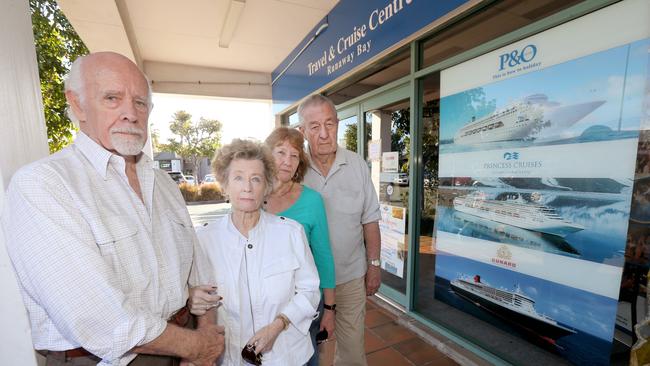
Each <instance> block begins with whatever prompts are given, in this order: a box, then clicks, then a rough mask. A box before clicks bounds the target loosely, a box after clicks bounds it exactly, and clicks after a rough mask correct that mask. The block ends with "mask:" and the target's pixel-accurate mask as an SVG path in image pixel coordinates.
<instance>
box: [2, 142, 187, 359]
mask: <svg viewBox="0 0 650 366" xmlns="http://www.w3.org/2000/svg"><path fill="white" fill-rule="evenodd" d="M136 170H137V175H138V180H139V183H140V188H141V192H142V196H143V197H142V199H143V200H141V199H140V198H139V197H138V196H137V194H136V193H135V191H134V190H133V189H132V188H131V186H130V185H129V183H128V179H127V176H126V173H125V161H124V159H123V158H122V157H120V156H117V155H114V154H112V153H110V152H109V151H107V150H106V149H104V148H103V147H101V146H100V145H98V144H97V143H96V142H94V141H93V140H91V139H90V138H89V137H88V136H86V135H85V134H83V133H79V135H78V136H77V138H76V140H75V143H74V144H73V145H72V146H69V147H67V148H65V149H63V150H61V151H60V152H57V153H55V154H53V155H51V156H49V157H47V158H45V159H42V160H39V161H37V162H35V163H32V164H30V165H27V166H25V167H23V168H22V169H20V170H19V171H18V172H17V173H16V174H15V175H14V176H13V178H12V181H11V184H10V185H9V188H8V190H7V195H6V203H5V207H4V211H3V213H2V224H3V228H4V231H5V235H6V243H7V251H8V253H9V256H10V258H11V261H12V264H13V266H14V269H15V271H16V275H17V278H18V280H19V284H20V290H21V293H22V296H23V300H24V302H25V305H26V307H27V311H28V313H29V319H30V322H31V328H32V329H31V331H32V339H33V342H34V348H35V349H39V350H51V351H61V350H69V349H74V348H77V347H83V348H85V349H86V350H88V351H90V352H91V353H93V354H95V355H97V356H98V357H100V358H102V359H103V361H102V363H101V365H107V364H111V365H126V364H128V363H129V362H130V361H131V360H132V359H133V358H134V357H135V354H133V353H129V350H130V349H132V348H133V347H135V346H138V345H143V344H145V343H148V342H151V341H152V340H154V339H155V338H157V337H158V336H159V335H160V334H161V333H162V332H163V331H164V329H165V327H166V326H167V322H166V319H168V318H169V317H170V315H171V314H173V313H174V312H175V311H176V310H178V309H179V308H181V307H182V306H184V305H185V301H186V300H187V296H188V287H187V281H188V277H189V272H190V267H191V264H192V260H193V253H194V249H193V246H194V244H195V242H196V235H195V233H194V229H193V227H192V225H191V221H190V218H189V215H188V213H187V209H186V207H185V202H184V201H183V198H182V196H181V194H180V192H179V190H178V188H177V186H176V184H175V183H174V182H173V181H172V180H171V178H170V177H169V176H168V174H167V173H166V172H164V171H161V170H158V169H153V164H152V161H151V159H150V158H149V157H147V156H146V155H144V154H141V155H140V157H139V161H138V163H137V165H136ZM143 201H144V202H143Z"/></svg>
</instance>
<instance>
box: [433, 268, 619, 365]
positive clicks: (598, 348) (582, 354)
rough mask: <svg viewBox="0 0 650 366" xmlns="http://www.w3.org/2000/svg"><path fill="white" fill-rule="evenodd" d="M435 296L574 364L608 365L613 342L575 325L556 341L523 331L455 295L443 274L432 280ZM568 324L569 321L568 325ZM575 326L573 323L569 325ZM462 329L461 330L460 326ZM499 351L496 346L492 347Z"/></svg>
mask: <svg viewBox="0 0 650 366" xmlns="http://www.w3.org/2000/svg"><path fill="white" fill-rule="evenodd" d="M435 298H436V299H437V300H440V301H443V302H445V303H447V304H449V305H451V306H453V307H455V308H457V309H459V310H461V311H463V312H465V313H468V314H470V315H472V316H475V317H477V318H479V319H481V320H483V321H485V322H487V323H489V324H491V325H493V326H495V327H497V328H499V329H502V330H503V331H505V332H508V333H511V334H513V335H516V336H518V337H520V338H523V339H525V340H526V341H528V342H530V343H531V344H533V345H535V346H537V347H540V348H542V349H544V350H546V351H548V352H552V353H554V354H557V355H559V356H561V357H563V358H565V359H566V360H568V361H569V362H570V363H572V364H574V365H594V366H597V365H609V360H610V352H611V348H612V342H611V341H607V340H604V339H602V338H598V337H594V336H592V335H590V334H588V333H585V332H582V331H580V330H578V329H576V333H575V334H572V335H568V336H565V337H562V338H559V339H558V340H557V341H556V344H555V345H552V344H550V343H548V342H547V341H545V340H543V339H541V338H539V337H537V336H536V335H533V334H530V333H526V331H524V330H522V329H519V328H518V327H516V326H515V325H513V324H511V323H509V322H507V321H505V320H502V319H501V318H499V317H497V316H495V315H493V314H491V313H489V312H487V311H484V310H483V309H481V308H479V307H477V306H476V305H474V304H472V303H471V302H469V301H467V300H465V299H463V298H461V297H460V296H458V295H456V294H455V293H454V292H453V291H452V290H451V288H450V286H449V281H448V280H447V279H445V278H442V277H436V280H435ZM569 326H570V325H569ZM572 328H574V329H575V327H572ZM460 332H461V333H462V330H460ZM495 351H496V352H498V350H495Z"/></svg>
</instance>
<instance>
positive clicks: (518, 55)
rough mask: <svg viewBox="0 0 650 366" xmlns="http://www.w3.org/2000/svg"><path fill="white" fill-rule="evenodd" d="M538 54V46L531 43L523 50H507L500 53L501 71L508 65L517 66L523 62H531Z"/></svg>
mask: <svg viewBox="0 0 650 366" xmlns="http://www.w3.org/2000/svg"><path fill="white" fill-rule="evenodd" d="M535 56H537V47H535V45H533V44H529V45H527V46H525V47H524V48H522V49H521V50H514V51H512V52H510V53H508V52H506V53H504V54H502V55H499V71H503V69H505V67H506V66H508V67H515V66H517V65H519V64H522V63H528V62H531V61H532V60H533V59H535Z"/></svg>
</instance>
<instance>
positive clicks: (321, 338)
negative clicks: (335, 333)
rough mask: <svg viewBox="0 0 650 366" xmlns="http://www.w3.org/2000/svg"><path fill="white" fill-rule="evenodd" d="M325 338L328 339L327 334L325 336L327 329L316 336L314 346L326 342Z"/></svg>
mask: <svg viewBox="0 0 650 366" xmlns="http://www.w3.org/2000/svg"><path fill="white" fill-rule="evenodd" d="M327 337H329V334H327V329H323V330H321V331H320V332H318V333H317V334H316V344H321V343H323V342H325V341H327Z"/></svg>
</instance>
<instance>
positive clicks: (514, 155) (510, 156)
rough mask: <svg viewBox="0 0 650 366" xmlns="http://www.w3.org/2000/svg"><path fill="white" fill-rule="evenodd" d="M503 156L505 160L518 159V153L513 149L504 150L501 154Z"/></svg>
mask: <svg viewBox="0 0 650 366" xmlns="http://www.w3.org/2000/svg"><path fill="white" fill-rule="evenodd" d="M503 158H504V159H505V160H519V153H518V152H516V151H514V152H506V153H504V154H503Z"/></svg>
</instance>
